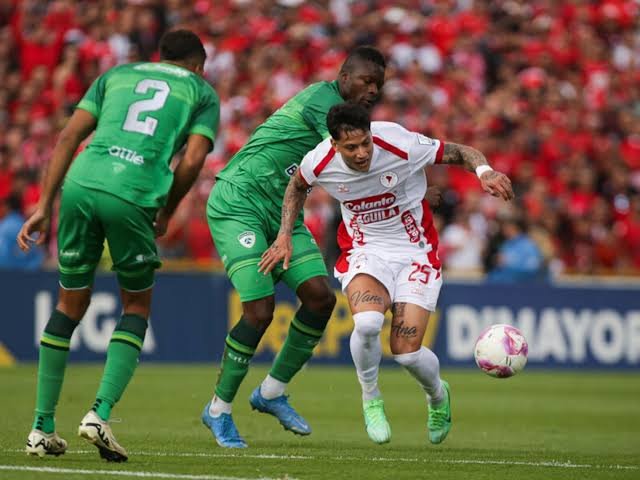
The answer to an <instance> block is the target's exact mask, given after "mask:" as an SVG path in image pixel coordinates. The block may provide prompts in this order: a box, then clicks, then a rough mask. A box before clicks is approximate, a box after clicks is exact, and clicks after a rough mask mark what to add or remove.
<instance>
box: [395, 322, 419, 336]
mask: <svg viewBox="0 0 640 480" xmlns="http://www.w3.org/2000/svg"><path fill="white" fill-rule="evenodd" d="M391 334H392V335H394V336H395V337H396V338H401V337H402V338H415V337H417V336H418V332H417V331H416V327H405V325H404V320H401V321H400V322H399V323H396V324H395V325H392V326H391Z"/></svg>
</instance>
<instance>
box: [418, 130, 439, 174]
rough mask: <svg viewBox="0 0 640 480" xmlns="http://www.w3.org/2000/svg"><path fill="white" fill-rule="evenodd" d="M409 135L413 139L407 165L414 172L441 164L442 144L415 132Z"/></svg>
mask: <svg viewBox="0 0 640 480" xmlns="http://www.w3.org/2000/svg"><path fill="white" fill-rule="evenodd" d="M411 134H412V135H413V139H412V143H411V145H410V146H409V163H410V164H411V167H412V170H413V171H414V172H417V171H418V170H422V169H423V168H424V167H426V166H427V165H434V164H436V163H440V162H442V153H443V151H444V142H442V141H440V140H436V139H435V138H429V137H427V136H425V135H422V134H421V133H417V132H411Z"/></svg>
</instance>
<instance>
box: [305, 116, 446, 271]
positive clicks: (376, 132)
mask: <svg viewBox="0 0 640 480" xmlns="http://www.w3.org/2000/svg"><path fill="white" fill-rule="evenodd" d="M371 135H372V137H373V143H374V146H373V155H372V158H371V165H370V168H369V171H368V172H358V171H355V170H352V169H351V168H349V167H348V166H347V165H346V163H345V162H344V160H343V159H342V156H341V155H340V154H339V153H337V152H336V151H335V150H334V149H333V147H332V146H331V142H330V139H329V138H327V139H325V140H324V141H323V142H321V143H320V144H318V146H317V147H316V148H315V149H313V150H312V151H310V152H309V153H307V155H305V157H304V159H303V160H302V163H301V164H300V170H299V172H300V175H301V177H302V179H303V180H304V181H306V182H307V184H309V185H319V186H321V187H322V188H324V189H325V190H326V191H327V193H329V195H331V196H332V197H333V198H335V199H336V200H338V201H339V202H340V207H341V210H342V224H341V225H340V228H339V230H338V244H339V245H340V248H341V249H342V250H343V253H345V254H346V253H348V252H349V251H350V250H351V249H352V248H358V249H367V250H368V249H373V250H375V251H377V252H386V253H387V254H394V253H396V252H397V253H401V252H411V251H414V252H415V251H417V250H422V251H426V252H433V254H432V255H429V257H430V258H429V260H430V263H431V264H432V265H433V266H434V267H435V268H439V261H438V260H437V255H436V251H437V245H438V237H437V233H436V231H435V229H434V227H433V219H432V215H431V210H430V209H429V205H428V204H427V203H426V202H425V201H424V196H425V193H426V191H427V178H426V175H425V173H424V167H426V166H427V165H432V164H435V163H439V162H440V161H441V160H442V152H443V149H444V143H443V142H441V141H439V140H435V139H431V138H429V137H425V136H424V135H422V134H420V133H416V132H411V131H409V130H407V129H405V128H404V127H402V126H401V125H398V124H397V123H391V122H372V123H371ZM436 264H437V265H436ZM336 268H338V269H339V270H340V266H339V265H336Z"/></svg>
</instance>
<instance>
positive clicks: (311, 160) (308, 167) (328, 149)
mask: <svg viewBox="0 0 640 480" xmlns="http://www.w3.org/2000/svg"><path fill="white" fill-rule="evenodd" d="M335 153H336V152H335V150H334V149H333V147H332V146H331V141H330V140H329V139H325V140H323V141H322V142H320V143H319V144H318V146H317V147H316V148H314V149H313V150H311V151H310V152H309V153H307V154H306V155H305V156H304V158H303V159H302V162H300V168H299V170H298V172H299V173H300V176H301V177H302V179H303V180H304V181H305V182H306V183H307V185H309V186H312V185H315V184H316V182H317V180H318V175H320V172H321V171H322V170H323V169H324V167H325V166H326V165H327V163H328V162H330V161H331V159H332V158H333V156H334V155H335Z"/></svg>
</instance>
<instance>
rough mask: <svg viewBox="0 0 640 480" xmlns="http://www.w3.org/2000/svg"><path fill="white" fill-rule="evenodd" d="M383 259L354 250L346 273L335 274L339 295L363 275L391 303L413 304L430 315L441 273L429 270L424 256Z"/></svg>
mask: <svg viewBox="0 0 640 480" xmlns="http://www.w3.org/2000/svg"><path fill="white" fill-rule="evenodd" d="M385 257H386V258H382V256H381V255H380V254H376V253H373V252H370V251H367V252H364V251H362V250H360V251H358V250H357V249H354V250H353V251H352V253H351V255H349V257H348V262H349V269H348V270H347V271H346V272H345V273H340V272H339V271H338V270H334V274H335V277H336V278H337V279H338V280H339V281H340V283H341V284H342V291H343V292H344V291H345V290H346V289H347V286H348V285H349V283H350V282H351V280H353V278H354V277H355V276H356V275H358V274H361V273H363V274H367V275H371V276H372V277H373V278H375V279H376V280H378V281H379V282H380V283H382V285H384V286H385V288H386V289H387V292H389V297H390V298H391V302H392V303H412V304H414V305H418V306H420V307H422V308H424V309H426V310H428V311H430V312H433V311H435V309H436V304H437V303H438V297H439V296H440V288H441V287H442V272H441V271H440V270H439V269H437V270H436V269H434V268H433V267H431V264H430V263H429V262H428V261H426V258H427V256H426V254H424V253H421V254H416V252H415V251H414V252H412V253H409V254H407V255H406V256H399V255H394V256H393V257H390V256H389V257H387V256H385Z"/></svg>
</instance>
